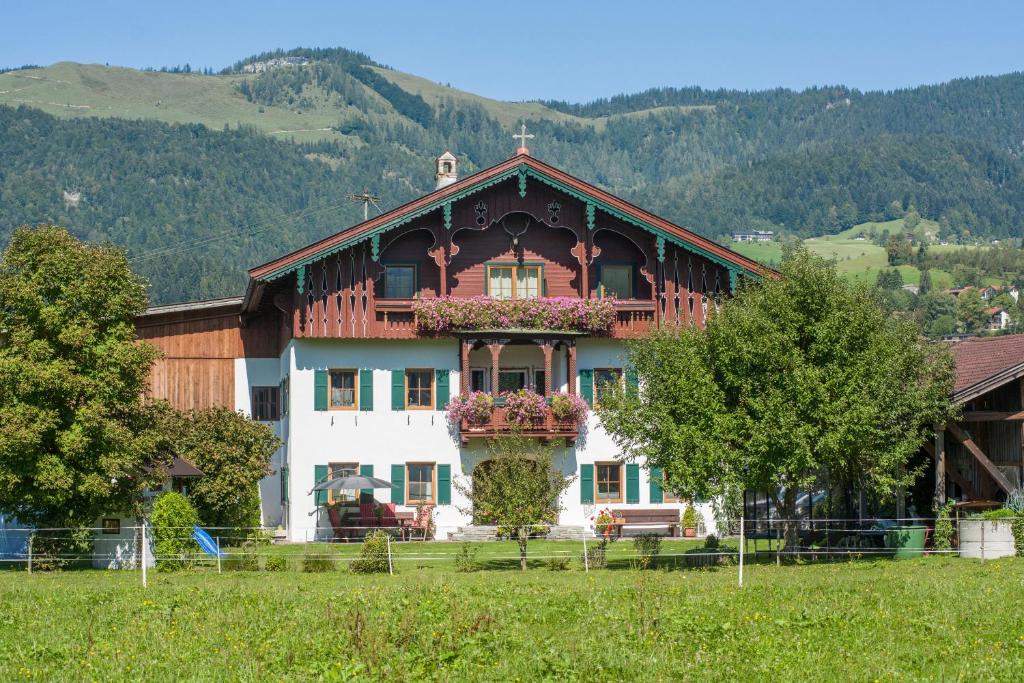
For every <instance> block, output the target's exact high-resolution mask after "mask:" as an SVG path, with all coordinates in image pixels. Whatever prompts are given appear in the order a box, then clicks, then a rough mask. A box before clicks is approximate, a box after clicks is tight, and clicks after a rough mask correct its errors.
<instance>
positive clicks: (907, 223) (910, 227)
mask: <svg viewBox="0 0 1024 683" xmlns="http://www.w3.org/2000/svg"><path fill="white" fill-rule="evenodd" d="M920 223H921V214H919V213H918V212H917V209H915V208H914V207H910V210H909V211H907V215H906V216H904V217H903V226H904V227H905V228H906V229H907V232H914V230H915V229H916V228H917V226H918V225H919V224H920Z"/></svg>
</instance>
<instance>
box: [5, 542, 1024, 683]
mask: <svg viewBox="0 0 1024 683" xmlns="http://www.w3.org/2000/svg"><path fill="white" fill-rule="evenodd" d="M567 545H569V546H570V549H569V550H570V552H571V551H572V549H573V548H575V547H576V545H578V544H567ZM620 545H621V547H623V548H625V547H626V546H627V545H630V547H631V544H626V543H621V544H615V546H620ZM509 546H510V544H491V550H490V551H488V552H493V553H496V554H504V553H505V552H507V551H508V550H510V549H511V548H510V547H509ZM615 546H613V547H615ZM441 547H444V548H446V549H447V551H446V552H452V551H453V550H454V549H455V548H456V547H455V546H454V545H453V544H447V545H444V544H424V545H422V546H417V547H410V546H405V545H403V546H402V548H401V549H400V551H399V552H400V553H403V554H404V555H406V556H411V553H413V552H417V553H425V552H427V551H428V550H435V551H436V550H438V549H440V548H441ZM554 547H557V546H550V547H549V546H546V545H544V544H538V549H543V550H546V551H550V550H552V549H553V548H554ZM349 550H350V549H349ZM282 552H285V551H282ZM287 552H293V551H290V550H289V551H287ZM345 552H348V551H345ZM398 567H399V572H398V574H397V575H396V576H393V577H392V576H386V575H383V576H353V575H351V574H348V573H347V572H343V571H335V572H329V573H324V574H304V573H300V572H297V571H287V572H283V573H266V572H262V573H260V572H225V573H224V574H220V575H218V574H216V573H211V572H209V571H203V572H195V571H193V572H188V573H180V574H162V573H152V574H151V575H150V585H149V588H148V589H143V588H142V587H141V585H140V583H139V574H138V573H137V572H101V571H76V572H65V573H52V574H47V573H38V572H37V573H35V574H33V575H31V576H30V575H28V574H27V573H25V572H24V571H21V572H13V571H10V572H2V573H0V603H2V604H3V610H0V680H5V681H6V680H10V681H14V680H104V681H120V680H153V681H158V680H159V681H163V680H171V679H174V680H181V679H187V680H218V681H220V680H301V681H307V680H332V681H336V680H391V681H419V680H452V681H461V680H482V681H494V680H503V681H504V680H509V681H511V680H522V681H526V680H530V681H533V680H585V681H612V680H615V681H618V680H646V681H651V680H653V681H662V680H722V681H726V680H728V681H733V680H844V681H845V680H979V679H986V680H1021V678H1022V677H1024V591H1022V590H1021V585H1022V582H1024V561H1022V560H1017V559H1011V560H1000V561H995V562H988V563H981V562H977V561H970V560H961V559H958V558H951V557H945V558H934V557H930V558H923V559H919V560H906V561H892V560H882V561H877V562H867V561H856V562H842V563H836V564H816V565H804V566H782V567H776V566H775V565H773V564H761V565H752V566H750V565H748V567H747V570H746V582H745V583H746V585H745V587H744V588H743V589H742V590H741V589H739V588H738V587H737V586H736V569H735V567H723V568H718V569H715V570H673V569H656V570H653V571H638V570H634V569H605V570H596V571H592V572H590V573H589V574H584V573H583V572H582V571H580V570H579V569H575V568H574V569H570V570H568V571H549V570H547V569H532V570H530V571H529V572H526V573H521V572H518V571H515V570H487V571H480V572H474V573H468V574H465V573H463V574H460V573H455V572H454V571H453V570H452V567H450V566H438V565H437V564H434V565H431V564H430V563H427V562H422V561H417V560H413V561H408V562H406V561H400V562H399V563H398Z"/></svg>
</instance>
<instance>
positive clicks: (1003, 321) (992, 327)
mask: <svg viewBox="0 0 1024 683" xmlns="http://www.w3.org/2000/svg"><path fill="white" fill-rule="evenodd" d="M985 314H986V315H987V316H988V321H987V322H986V323H985V329H986V330H989V331H990V332H996V331H999V330H1005V329H1006V328H1007V327H1009V326H1010V314H1009V313H1007V312H1006V311H1005V310H1004V309H1003V308H1000V307H999V306H993V307H992V308H988V309H985Z"/></svg>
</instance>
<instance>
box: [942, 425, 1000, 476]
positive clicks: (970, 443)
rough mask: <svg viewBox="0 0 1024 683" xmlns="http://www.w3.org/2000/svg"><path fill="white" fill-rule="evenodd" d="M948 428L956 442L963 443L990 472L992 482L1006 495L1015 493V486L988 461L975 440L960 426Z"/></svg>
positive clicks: (949, 426)
mask: <svg viewBox="0 0 1024 683" xmlns="http://www.w3.org/2000/svg"><path fill="white" fill-rule="evenodd" d="M946 428H947V429H948V430H949V433H950V434H952V435H953V436H954V437H956V440H957V441H959V442H960V443H962V444H963V445H964V448H966V449H967V451H968V452H969V453H970V454H971V455H973V456H974V459H975V460H977V461H978V463H979V464H980V465H981V466H982V467H983V468H985V471H986V472H988V475H989V476H990V477H992V480H993V481H994V482H995V483H996V485H997V486H998V487H999V488H1001V489H1002V490H1003V491H1005V492H1006V493H1011V492H1012V491H1013V485H1012V484H1010V480H1009V479H1007V478H1006V477H1005V476H1003V473H1002V472H1001V471H1000V470H999V468H998V467H996V466H995V465H994V464H993V463H992V461H991V460H989V459H988V456H987V455H985V451H983V450H981V449H980V448H979V447H978V444H976V443H974V439H972V438H971V437H970V436H968V435H967V433H966V432H965V431H964V430H963V429H961V428H960V426H959V425H955V424H950V425H948V426H947V427H946Z"/></svg>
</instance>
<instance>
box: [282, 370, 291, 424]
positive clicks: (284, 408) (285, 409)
mask: <svg viewBox="0 0 1024 683" xmlns="http://www.w3.org/2000/svg"><path fill="white" fill-rule="evenodd" d="M288 384H289V378H288V377H285V378H284V379H283V380H282V381H281V414H282V415H287V414H288Z"/></svg>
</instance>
